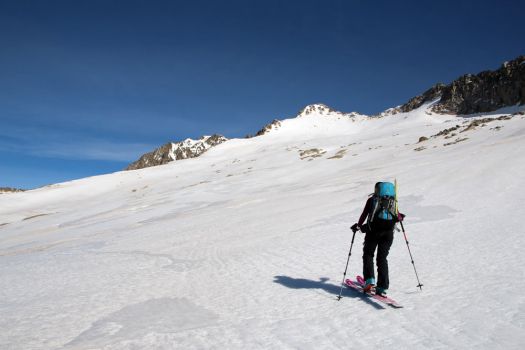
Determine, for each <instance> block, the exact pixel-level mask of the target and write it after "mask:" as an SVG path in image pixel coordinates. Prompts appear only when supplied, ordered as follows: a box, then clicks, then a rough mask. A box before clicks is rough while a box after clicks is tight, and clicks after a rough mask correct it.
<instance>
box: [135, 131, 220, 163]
mask: <svg viewBox="0 0 525 350" xmlns="http://www.w3.org/2000/svg"><path fill="white" fill-rule="evenodd" d="M227 140H228V139H227V138H225V137H224V136H222V135H217V134H215V135H212V136H202V137H201V138H200V139H198V140H192V139H189V138H188V139H186V140H184V141H181V142H177V143H173V142H168V143H167V144H165V145H163V146H161V147H159V148H157V149H156V150H154V151H152V152H149V153H146V154H144V155H142V156H141V157H140V158H139V159H138V160H137V161H135V162H133V163H131V164H130V165H128V167H127V168H126V170H136V169H143V168H147V167H151V166H156V165H162V164H166V163H168V162H172V161H175V160H181V159H188V158H195V157H198V156H200V155H201V154H203V153H204V152H206V151H207V150H209V149H210V148H211V147H213V146H216V145H219V144H221V143H223V142H225V141H227Z"/></svg>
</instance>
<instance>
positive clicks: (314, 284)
mask: <svg viewBox="0 0 525 350" xmlns="http://www.w3.org/2000/svg"><path fill="white" fill-rule="evenodd" d="M328 280H329V278H326V277H321V278H319V280H318V281H314V280H308V279H304V278H293V277H288V276H274V283H279V284H281V285H283V286H285V287H288V288H291V289H320V290H323V291H325V292H327V293H329V294H332V295H334V296H336V297H337V296H338V295H339V292H340V290H341V286H340V285H339V286H337V285H335V284H331V283H326V282H327V281H328ZM341 296H342V297H343V298H346V297H348V298H353V299H360V300H363V301H364V302H366V303H368V304H370V305H372V306H374V307H375V308H376V309H384V308H385V307H384V306H382V305H379V304H378V303H376V302H374V301H373V300H372V299H371V298H370V297H368V296H367V295H365V294H363V293H361V292H358V291H356V290H353V289H350V288H348V287H343V292H342V294H341Z"/></svg>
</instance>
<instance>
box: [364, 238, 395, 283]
mask: <svg viewBox="0 0 525 350" xmlns="http://www.w3.org/2000/svg"><path fill="white" fill-rule="evenodd" d="M393 240H394V230H393V229H392V230H386V231H376V230H372V231H370V232H367V234H366V236H365V243H364V245H363V277H364V278H365V280H367V279H369V278H375V275H374V252H375V250H376V248H377V287H378V288H383V289H388V285H389V280H388V260H387V256H388V252H389V251H390V246H391V245H392V241H393Z"/></svg>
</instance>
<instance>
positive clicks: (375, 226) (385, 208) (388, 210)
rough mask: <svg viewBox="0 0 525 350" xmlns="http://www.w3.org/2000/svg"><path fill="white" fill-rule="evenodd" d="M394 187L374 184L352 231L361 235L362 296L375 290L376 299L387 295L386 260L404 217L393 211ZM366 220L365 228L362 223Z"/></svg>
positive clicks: (395, 209) (388, 183)
mask: <svg viewBox="0 0 525 350" xmlns="http://www.w3.org/2000/svg"><path fill="white" fill-rule="evenodd" d="M395 192H396V190H395V186H394V185H393V184H392V183H390V182H378V183H376V185H375V189H374V194H373V195H372V196H370V197H369V198H368V200H367V201H366V204H365V208H364V210H363V213H362V214H361V217H360V218H359V221H358V222H357V223H356V224H354V225H353V226H352V230H358V229H359V230H361V232H364V233H365V242H364V244H363V277H364V279H365V286H364V288H363V290H364V291H365V292H372V291H373V290H374V288H375V293H376V294H377V295H380V296H383V297H386V294H387V291H388V285H389V280H388V261H387V256H388V252H389V250H390V246H391V245H392V241H393V240H394V226H395V224H396V222H399V221H403V218H404V217H405V215H403V214H401V213H399V212H398V210H397V203H396V193H395ZM367 218H368V220H367V222H366V224H365V220H366V219H367ZM376 248H377V286H376V279H375V274H374V252H375V250H376Z"/></svg>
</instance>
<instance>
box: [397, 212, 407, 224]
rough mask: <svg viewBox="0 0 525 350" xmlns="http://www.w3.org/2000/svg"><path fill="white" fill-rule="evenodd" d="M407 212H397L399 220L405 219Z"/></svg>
mask: <svg viewBox="0 0 525 350" xmlns="http://www.w3.org/2000/svg"><path fill="white" fill-rule="evenodd" d="M405 216H406V215H405V214H402V213H397V221H399V222H401V221H403V219H405Z"/></svg>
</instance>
